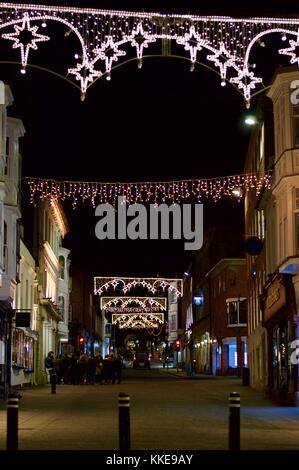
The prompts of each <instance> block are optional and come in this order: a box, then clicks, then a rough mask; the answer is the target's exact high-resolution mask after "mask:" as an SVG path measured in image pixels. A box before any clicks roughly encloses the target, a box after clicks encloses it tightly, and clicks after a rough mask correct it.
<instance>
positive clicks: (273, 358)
mask: <svg viewBox="0 0 299 470" xmlns="http://www.w3.org/2000/svg"><path fill="white" fill-rule="evenodd" d="M297 318H298V317H297V312H296V301H295V292H294V285H293V282H292V276H291V275H289V274H276V275H275V276H273V277H272V278H271V279H270V280H269V282H268V284H267V285H266V286H265V289H264V296H263V326H264V327H265V328H266V329H267V331H268V370H269V380H268V387H267V389H268V393H269V395H270V396H271V397H272V398H273V399H274V400H275V401H277V402H278V403H279V404H280V405H285V406H298V405H299V403H298V391H299V388H298V364H297V362H296V361H292V360H291V358H292V357H293V353H294V348H293V345H294V341H295V340H296V339H297V337H298V319H297Z"/></svg>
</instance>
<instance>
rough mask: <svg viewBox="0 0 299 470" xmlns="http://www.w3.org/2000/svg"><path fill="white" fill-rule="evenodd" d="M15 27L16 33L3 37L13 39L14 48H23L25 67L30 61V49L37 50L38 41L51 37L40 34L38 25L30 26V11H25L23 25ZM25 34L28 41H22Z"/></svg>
mask: <svg viewBox="0 0 299 470" xmlns="http://www.w3.org/2000/svg"><path fill="white" fill-rule="evenodd" d="M14 29H15V32H14V33H7V34H2V38H4V39H9V40H10V41H13V42H14V43H13V46H12V47H13V49H17V48H20V49H21V62H22V65H23V67H24V69H25V68H26V65H27V61H28V55H29V50H30V49H34V50H36V49H37V44H36V43H37V42H41V41H49V40H50V38H49V36H45V35H44V34H38V33H37V30H38V26H33V27H30V18H29V14H28V13H24V16H23V19H22V26H18V25H17V24H15V25H14ZM25 34H26V35H27V39H26V42H22V36H23V35H25ZM28 35H29V36H30V41H29V40H28Z"/></svg>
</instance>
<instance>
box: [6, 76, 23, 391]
mask: <svg viewBox="0 0 299 470" xmlns="http://www.w3.org/2000/svg"><path fill="white" fill-rule="evenodd" d="M12 102H13V96H12V93H11V90H10V88H9V87H8V86H7V85H5V84H4V83H3V82H0V121H1V122H0V278H1V283H0V286H1V287H0V387H1V394H4V395H6V394H7V393H8V391H9V389H10V387H11V354H12V351H11V345H12V322H13V316H14V301H15V295H16V287H17V284H18V282H19V281H20V278H19V276H20V273H19V269H20V246H19V236H20V223H19V221H20V217H21V211H20V177H21V174H20V164H21V156H20V151H19V139H20V138H21V137H22V136H23V135H24V133H25V130H24V127H23V123H22V121H21V120H19V119H15V118H10V117H8V116H7V107H8V106H10V105H11V104H12Z"/></svg>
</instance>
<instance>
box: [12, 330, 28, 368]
mask: <svg viewBox="0 0 299 470" xmlns="http://www.w3.org/2000/svg"><path fill="white" fill-rule="evenodd" d="M24 340H25V334H24V331H23V330H19V329H16V328H15V329H14V330H13V334H12V351H11V360H12V365H13V366H15V367H20V368H24V366H25V346H24V343H25V341H24Z"/></svg>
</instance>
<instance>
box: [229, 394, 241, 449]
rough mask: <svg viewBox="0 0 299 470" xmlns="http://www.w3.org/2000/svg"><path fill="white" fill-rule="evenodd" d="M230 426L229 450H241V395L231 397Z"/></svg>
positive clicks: (231, 395)
mask: <svg viewBox="0 0 299 470" xmlns="http://www.w3.org/2000/svg"><path fill="white" fill-rule="evenodd" d="M228 406H229V425H228V449H229V450H230V451H238V450H240V394H239V393H237V392H232V393H230V396H229V405H228Z"/></svg>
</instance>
